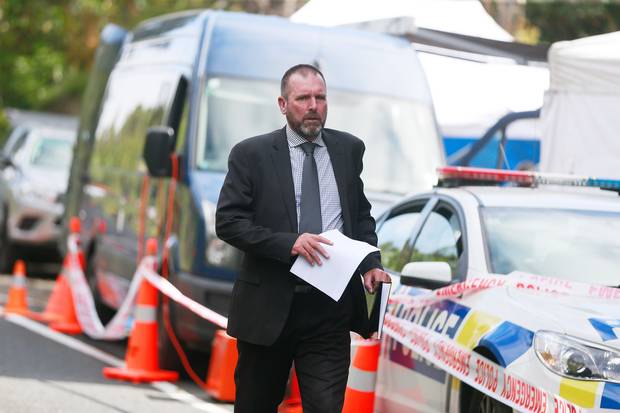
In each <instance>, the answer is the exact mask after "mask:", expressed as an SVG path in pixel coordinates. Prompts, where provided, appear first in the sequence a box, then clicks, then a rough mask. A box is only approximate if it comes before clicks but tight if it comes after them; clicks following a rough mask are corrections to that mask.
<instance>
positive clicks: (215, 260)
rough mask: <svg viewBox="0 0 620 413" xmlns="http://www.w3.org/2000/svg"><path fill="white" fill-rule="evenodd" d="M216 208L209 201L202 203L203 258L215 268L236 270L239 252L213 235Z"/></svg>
mask: <svg viewBox="0 0 620 413" xmlns="http://www.w3.org/2000/svg"><path fill="white" fill-rule="evenodd" d="M216 209H217V206H216V205H215V204H214V203H212V202H209V201H202V212H203V214H204V215H203V216H204V219H205V225H206V231H207V249H206V251H205V258H206V259H207V262H208V263H209V264H211V265H215V266H217V267H227V268H237V267H238V266H239V263H240V255H241V254H240V252H239V250H237V249H236V248H234V247H233V246H231V245H229V244H227V243H225V242H224V241H222V240H221V239H219V238H218V237H217V234H216V233H215V211H216Z"/></svg>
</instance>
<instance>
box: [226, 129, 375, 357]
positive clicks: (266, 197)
mask: <svg viewBox="0 0 620 413" xmlns="http://www.w3.org/2000/svg"><path fill="white" fill-rule="evenodd" d="M322 136H323V140H324V141H325V145H326V146H327V150H328V152H329V156H330V159H331V163H332V167H333V169H334V175H335V177H336V184H337V186H338V192H339V195H340V205H341V208H342V217H343V221H344V229H343V232H344V234H345V235H347V236H348V237H350V238H353V239H357V240H361V241H365V242H368V243H369V244H372V245H377V236H376V234H375V221H374V219H373V218H372V216H371V215H370V203H369V202H368V200H367V199H366V196H365V195H364V188H363V184H362V180H361V179H360V173H361V172H362V156H363V154H364V149H365V148H364V144H363V142H362V141H361V140H360V139H358V138H356V137H355V136H353V135H350V134H348V133H344V132H340V131H336V130H333V129H324V130H323V135H322ZM216 231H217V235H218V236H219V237H220V238H221V239H222V240H224V241H226V242H227V243H229V244H231V245H233V246H235V247H237V248H239V249H240V250H242V251H244V252H245V257H244V260H243V263H242V265H241V269H240V272H239V275H238V277H237V280H236V281H235V285H234V287H233V292H232V303H231V309H230V313H229V318H228V334H230V335H231V336H233V337H236V338H238V339H240V340H243V341H247V342H250V343H254V344H259V345H271V344H273V343H274V342H275V340H276V339H277V337H278V336H279V335H280V332H281V331H282V329H283V327H284V324H285V321H286V319H287V316H288V313H289V310H290V306H291V302H292V300H293V294H294V291H293V290H294V286H295V276H294V275H293V274H291V273H290V272H289V270H290V268H291V265H292V263H293V258H294V257H291V249H292V248H293V244H294V243H295V240H296V239H297V237H298V236H299V234H298V233H297V212H296V207H295V194H294V186H293V175H292V171H291V160H290V155H289V147H288V142H287V140H286V130H285V128H283V129H279V130H276V131H273V132H271V133H268V134H265V135H260V136H256V137H253V138H249V139H246V140H244V141H242V142H240V143H239V144H237V145H236V146H235V147H234V148H233V149H232V150H231V152H230V157H229V160H228V174H227V175H226V179H225V180H224V185H223V187H222V190H221V193H220V198H219V201H218V205H217V212H216ZM372 268H381V257H380V255H379V254H378V253H375V254H371V255H369V256H368V257H366V259H364V261H363V262H362V263H361V265H360V266H359V268H358V270H359V272H360V273H361V274H364V273H365V272H366V271H368V270H370V269H372ZM346 293H349V294H351V295H352V297H353V302H354V307H355V308H354V317H353V320H352V325H351V330H352V331H356V332H358V333H359V334H361V335H362V336H364V337H368V336H369V334H370V333H371V330H372V327H371V325H370V321H369V319H368V310H367V306H366V300H365V296H364V289H363V284H362V281H361V278H360V275H359V274H356V275H355V276H353V277H352V278H351V281H350V282H349V285H348V287H347V291H345V294H346ZM377 301H378V300H377ZM372 331H375V330H372Z"/></svg>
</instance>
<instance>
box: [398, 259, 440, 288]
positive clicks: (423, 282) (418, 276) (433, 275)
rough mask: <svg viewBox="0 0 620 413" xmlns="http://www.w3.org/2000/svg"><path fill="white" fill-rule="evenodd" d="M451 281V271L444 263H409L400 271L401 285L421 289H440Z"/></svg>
mask: <svg viewBox="0 0 620 413" xmlns="http://www.w3.org/2000/svg"><path fill="white" fill-rule="evenodd" d="M451 281H452V269H451V268H450V266H449V265H448V263H446V262H442V261H427V262H410V263H408V264H407V265H405V267H404V268H403V269H402V271H401V276H400V282H401V284H403V285H408V286H412V287H423V288H431V289H435V288H440V287H444V286H446V285H448V284H450V282H451Z"/></svg>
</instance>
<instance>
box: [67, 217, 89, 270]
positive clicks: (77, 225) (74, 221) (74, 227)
mask: <svg viewBox="0 0 620 413" xmlns="http://www.w3.org/2000/svg"><path fill="white" fill-rule="evenodd" d="M81 230H82V223H81V222H80V219H79V218H78V217H72V218H71V219H70V220H69V233H71V234H74V235H75V236H77V244H78V261H79V262H80V266H81V267H82V271H86V257H85V256H84V251H82V248H81V245H80V238H79V237H80V232H81Z"/></svg>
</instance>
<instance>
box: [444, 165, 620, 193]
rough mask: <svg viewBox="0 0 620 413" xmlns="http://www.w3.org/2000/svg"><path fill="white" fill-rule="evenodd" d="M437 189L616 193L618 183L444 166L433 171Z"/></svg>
mask: <svg viewBox="0 0 620 413" xmlns="http://www.w3.org/2000/svg"><path fill="white" fill-rule="evenodd" d="M437 172H438V174H439V185H440V186H459V185H497V184H501V183H514V184H516V185H518V186H530V187H533V186H537V185H566V186H588V187H594V188H601V189H607V190H612V191H620V180H616V179H604V178H595V177H588V176H576V175H566V174H552V173H539V172H531V171H510V170H504V169H486V168H472V167H466V166H444V167H441V168H437Z"/></svg>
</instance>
